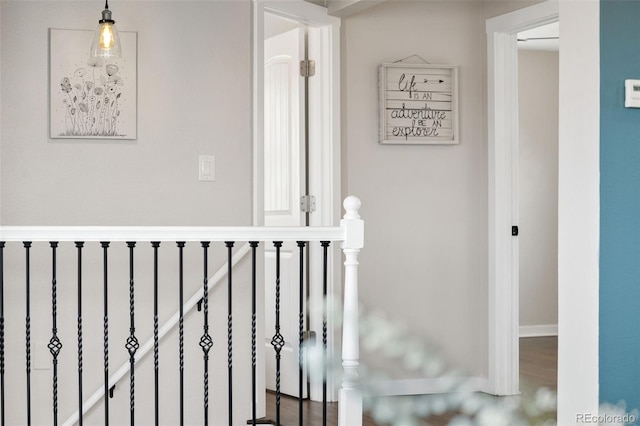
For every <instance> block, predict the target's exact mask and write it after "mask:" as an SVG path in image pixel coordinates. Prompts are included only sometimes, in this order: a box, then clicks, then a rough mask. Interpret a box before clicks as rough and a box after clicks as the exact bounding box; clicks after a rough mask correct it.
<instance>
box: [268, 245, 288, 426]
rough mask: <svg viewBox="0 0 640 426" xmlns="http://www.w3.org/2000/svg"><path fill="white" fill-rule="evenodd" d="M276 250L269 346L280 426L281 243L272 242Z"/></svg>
mask: <svg viewBox="0 0 640 426" xmlns="http://www.w3.org/2000/svg"><path fill="white" fill-rule="evenodd" d="M273 246H274V247H275V248H276V330H275V334H274V335H273V338H272V339H271V346H273V349H274V350H275V351H276V425H278V426H279V425H280V397H281V394H280V359H281V355H280V351H281V350H282V348H283V347H284V343H285V342H284V337H282V334H280V249H281V248H282V241H274V242H273Z"/></svg>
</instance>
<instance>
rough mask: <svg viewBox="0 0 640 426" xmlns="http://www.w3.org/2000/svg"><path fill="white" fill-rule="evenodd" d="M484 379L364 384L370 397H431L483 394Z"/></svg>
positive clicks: (462, 378)
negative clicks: (452, 394)
mask: <svg viewBox="0 0 640 426" xmlns="http://www.w3.org/2000/svg"><path fill="white" fill-rule="evenodd" d="M486 382H487V379H486V378H483V377H459V378H451V377H440V378H433V379H404V380H385V381H375V382H368V383H365V384H364V387H365V389H366V391H365V394H366V395H368V396H399V395H429V394H438V393H452V392H481V391H482V390H483V389H484V388H485V387H486Z"/></svg>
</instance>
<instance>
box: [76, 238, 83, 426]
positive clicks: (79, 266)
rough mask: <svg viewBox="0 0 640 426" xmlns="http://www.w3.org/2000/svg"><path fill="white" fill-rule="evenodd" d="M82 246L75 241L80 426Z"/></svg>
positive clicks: (79, 413) (81, 401)
mask: <svg viewBox="0 0 640 426" xmlns="http://www.w3.org/2000/svg"><path fill="white" fill-rule="evenodd" d="M82 247H84V242H82V241H76V248H77V249H78V426H82V417H83V412H82V407H83V403H84V401H83V399H82V370H83V364H82V361H83V360H82Z"/></svg>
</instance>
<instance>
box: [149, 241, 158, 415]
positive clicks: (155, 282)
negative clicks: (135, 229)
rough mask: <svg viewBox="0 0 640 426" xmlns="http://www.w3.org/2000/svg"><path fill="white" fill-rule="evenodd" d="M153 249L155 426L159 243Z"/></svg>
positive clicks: (156, 412)
mask: <svg viewBox="0 0 640 426" xmlns="http://www.w3.org/2000/svg"><path fill="white" fill-rule="evenodd" d="M151 247H153V371H154V384H155V425H156V426H159V424H160V423H159V421H160V351H159V349H160V340H159V335H158V247H160V242H159V241H153V242H152V243H151Z"/></svg>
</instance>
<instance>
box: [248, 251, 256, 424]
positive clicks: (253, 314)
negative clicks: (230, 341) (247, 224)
mask: <svg viewBox="0 0 640 426" xmlns="http://www.w3.org/2000/svg"><path fill="white" fill-rule="evenodd" d="M249 245H250V246H251V424H252V425H254V426H255V425H256V417H257V413H256V411H257V409H256V280H257V277H256V249H257V247H258V242H257V241H250V242H249Z"/></svg>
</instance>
